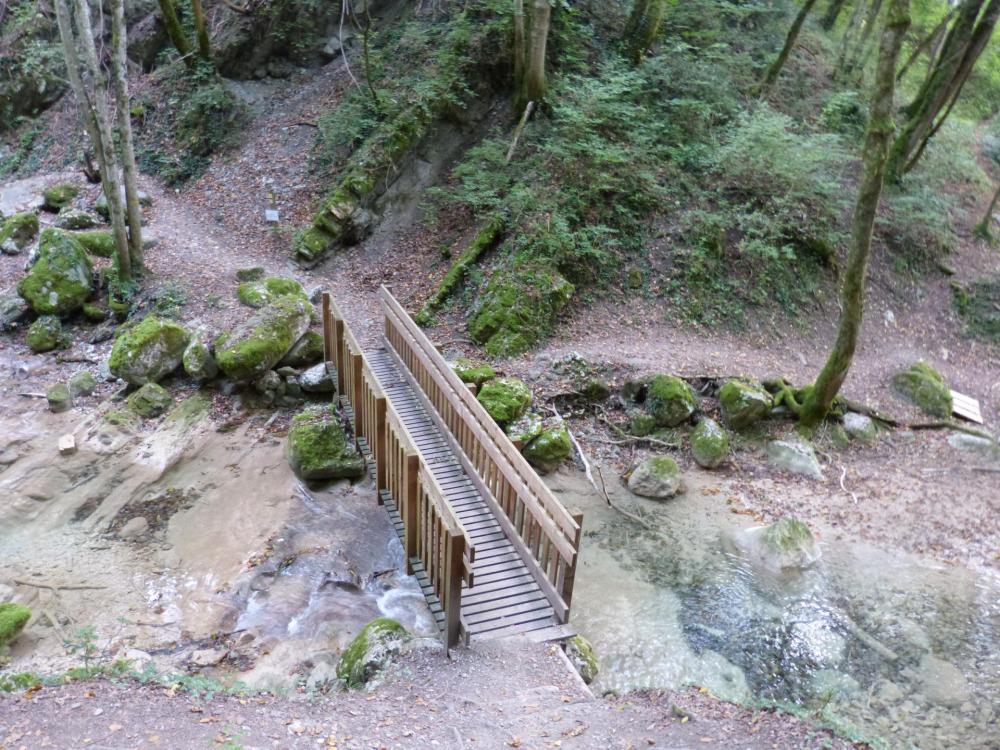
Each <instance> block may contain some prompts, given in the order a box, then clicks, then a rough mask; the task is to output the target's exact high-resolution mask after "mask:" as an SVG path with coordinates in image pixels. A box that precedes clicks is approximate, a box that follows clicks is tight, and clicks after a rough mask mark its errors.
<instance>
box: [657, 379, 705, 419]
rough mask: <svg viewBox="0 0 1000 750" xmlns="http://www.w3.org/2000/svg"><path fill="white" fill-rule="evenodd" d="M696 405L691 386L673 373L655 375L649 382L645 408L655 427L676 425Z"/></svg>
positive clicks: (692, 410) (688, 416) (690, 412)
mask: <svg viewBox="0 0 1000 750" xmlns="http://www.w3.org/2000/svg"><path fill="white" fill-rule="evenodd" d="M696 407H697V403H696V402H695V398H694V392H693V391H692V390H691V386H689V385H688V384H687V383H685V382H684V381H683V380H681V379H680V378H678V377H675V376H673V375H657V376H656V377H655V378H653V380H652V381H651V382H650V384H649V391H648V393H647V395H646V408H648V409H649V412H650V414H652V415H653V419H654V420H655V421H656V426H657V427H676V426H677V425H679V424H681V423H682V422H686V421H687V420H688V419H689V418H690V417H691V415H692V414H694V410H695V408H696Z"/></svg>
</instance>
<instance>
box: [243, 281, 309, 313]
mask: <svg viewBox="0 0 1000 750" xmlns="http://www.w3.org/2000/svg"><path fill="white" fill-rule="evenodd" d="M236 296H237V298H239V300H240V302H242V303H243V304H244V305H247V306H248V307H253V308H256V309H260V308H261V307H264V305H267V304H270V303H271V302H274V301H275V300H276V299H278V298H279V297H298V298H300V299H304V300H306V301H308V300H309V295H307V294H306V292H305V289H303V288H302V285H301V284H300V283H299V282H297V281H296V280H295V279H286V278H284V277H281V276H272V277H271V278H269V279H264V280H263V281H245V282H243V283H242V284H240V285H239V286H238V287H236ZM310 304H311V303H310Z"/></svg>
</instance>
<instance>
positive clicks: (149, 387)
mask: <svg viewBox="0 0 1000 750" xmlns="http://www.w3.org/2000/svg"><path fill="white" fill-rule="evenodd" d="M126 401H127V402H128V405H129V408H130V409H131V410H132V411H134V412H135V413H136V414H138V415H139V416H140V417H146V418H149V417H158V416H159V415H161V414H163V412H165V411H166V410H167V409H169V408H170V405H171V404H172V403H173V402H174V398H173V396H171V395H170V394H169V393H168V392H167V390H166V389H165V388H164V387H163V386H160V385H157V384H156V383H146V384H145V385H144V386H142V388H140V389H139V390H137V391H136V392H135V393H133V394H132V395H130V396H129V397H128V398H127V399H126Z"/></svg>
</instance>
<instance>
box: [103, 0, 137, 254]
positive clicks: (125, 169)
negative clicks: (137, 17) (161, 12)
mask: <svg viewBox="0 0 1000 750" xmlns="http://www.w3.org/2000/svg"><path fill="white" fill-rule="evenodd" d="M111 41H112V44H111V75H112V77H113V78H114V86H115V109H116V111H117V118H118V138H119V152H120V154H121V164H122V176H123V178H124V182H125V215H126V218H127V221H128V242H129V250H130V256H131V259H132V267H133V269H134V270H136V271H141V270H142V266H143V258H142V212H141V209H140V207H139V180H138V175H139V170H138V169H137V168H136V166H135V148H134V146H133V143H132V118H131V115H130V107H131V100H130V98H129V93H128V68H127V65H128V54H127V46H128V43H127V41H126V39H125V0H111ZM110 205H111V204H110V203H109V204H108V206H109V208H110Z"/></svg>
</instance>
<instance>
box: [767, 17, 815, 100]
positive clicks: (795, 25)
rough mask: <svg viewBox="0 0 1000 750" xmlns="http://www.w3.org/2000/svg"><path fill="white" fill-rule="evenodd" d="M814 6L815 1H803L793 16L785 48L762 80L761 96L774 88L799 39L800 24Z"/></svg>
mask: <svg viewBox="0 0 1000 750" xmlns="http://www.w3.org/2000/svg"><path fill="white" fill-rule="evenodd" d="M815 4H816V0H805V2H804V3H803V4H802V7H801V8H800V9H799V13H798V15H797V16H795V20H794V21H793V22H792V27H791V28H790V29H789V30H788V36H786V37H785V46H784V47H782V48H781V52H779V53H778V57H777V58H776V59H775V61H774V62H773V63H771V65H770V67H768V69H767V73H766V74H765V76H764V80H763V81H762V82H761V84H760V94H761V96H766V95H767V92H768V91H770V90H771V87H772V86H774V83H775V81H777V80H778V76H779V75H780V74H781V69H782V68H783V67H785V61H786V60H788V56H789V55H790V54H791V53H792V48H793V47H794V46H795V42H796V40H797V39H798V38H799V32H800V31H801V30H802V24H804V23H805V22H806V16H808V15H809V13H810V12H811V11H812V9H813V6H814V5H815Z"/></svg>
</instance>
